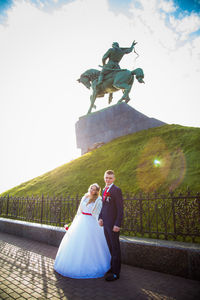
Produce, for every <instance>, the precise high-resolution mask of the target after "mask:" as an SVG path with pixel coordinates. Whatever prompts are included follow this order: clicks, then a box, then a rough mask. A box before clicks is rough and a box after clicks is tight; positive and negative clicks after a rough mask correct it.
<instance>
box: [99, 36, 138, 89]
mask: <svg viewBox="0 0 200 300" xmlns="http://www.w3.org/2000/svg"><path fill="white" fill-rule="evenodd" d="M136 44H137V42H135V41H133V43H132V45H131V47H130V48H120V47H119V44H118V43H117V42H114V43H113V44H112V48H110V49H108V51H107V52H106V53H105V54H104V56H103V58H102V63H103V69H102V71H101V73H100V75H99V78H98V83H97V85H100V84H101V83H102V81H103V77H104V76H105V75H106V74H108V73H110V72H111V71H112V70H114V69H120V66H119V62H120V61H121V59H122V57H123V56H124V54H128V53H131V52H132V51H133V48H134V46H135V45H136ZM107 59H109V60H108V62H107V63H106V60H107Z"/></svg>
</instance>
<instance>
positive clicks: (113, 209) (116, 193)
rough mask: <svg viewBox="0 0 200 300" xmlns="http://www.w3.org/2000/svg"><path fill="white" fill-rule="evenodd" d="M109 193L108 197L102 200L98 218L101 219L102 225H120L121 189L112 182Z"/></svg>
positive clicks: (121, 217) (121, 213) (121, 216)
mask: <svg viewBox="0 0 200 300" xmlns="http://www.w3.org/2000/svg"><path fill="white" fill-rule="evenodd" d="M103 193H104V190H103ZM103 193H102V195H103ZM109 193H110V197H107V198H106V199H105V201H103V206H102V209H101V212H100V214H99V219H102V220H103V224H104V227H113V226H114V225H116V226H118V227H121V223H122V219H123V198H122V191H121V189H120V188H119V187H117V186H116V185H114V184H113V185H112V186H111V188H110V190H109Z"/></svg>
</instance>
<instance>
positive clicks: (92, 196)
mask: <svg viewBox="0 0 200 300" xmlns="http://www.w3.org/2000/svg"><path fill="white" fill-rule="evenodd" d="M93 186H95V187H96V193H95V194H94V195H91V194H90V189H91V187H93ZM100 192H101V188H100V186H99V185H98V184H97V183H93V184H91V185H90V186H89V188H88V193H87V194H86V196H87V197H89V201H88V203H87V205H88V204H90V203H91V202H95V201H96V199H97V198H98V197H99V195H100Z"/></svg>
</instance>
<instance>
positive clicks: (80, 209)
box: [76, 194, 86, 216]
mask: <svg viewBox="0 0 200 300" xmlns="http://www.w3.org/2000/svg"><path fill="white" fill-rule="evenodd" d="M85 198H86V194H85V195H84V196H83V197H82V199H81V202H80V204H79V207H78V209H77V213H76V216H78V215H80V214H81V213H82V204H83V202H84V200H85Z"/></svg>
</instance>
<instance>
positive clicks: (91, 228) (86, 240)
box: [54, 198, 111, 278]
mask: <svg viewBox="0 0 200 300" xmlns="http://www.w3.org/2000/svg"><path fill="white" fill-rule="evenodd" d="M84 200H87V201H84ZM100 201H101V200H100ZM87 202H88V199H86V198H85V199H82V201H81V204H80V206H79V210H78V213H77V215H76V216H75V218H74V220H73V222H72V224H71V226H70V227H69V229H68V231H67V232H66V233H65V235H64V237H63V239H62V242H61V244H60V247H59V249H58V252H57V256H56V259H55V263H54V269H55V270H56V272H58V273H59V274H61V275H63V276H67V277H71V278H99V277H103V276H104V274H105V273H106V272H107V271H108V270H109V269H110V258H111V256H110V252H109V249H108V245H107V242H106V239H105V236H104V232H103V227H100V226H99V224H98V221H97V216H95V214H93V215H84V214H83V212H84V213H89V214H91V213H92V212H93V208H94V205H95V203H96V202H95V203H90V204H88V205H86V204H87Z"/></svg>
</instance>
